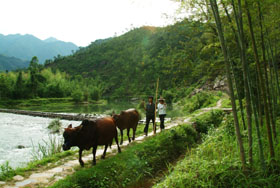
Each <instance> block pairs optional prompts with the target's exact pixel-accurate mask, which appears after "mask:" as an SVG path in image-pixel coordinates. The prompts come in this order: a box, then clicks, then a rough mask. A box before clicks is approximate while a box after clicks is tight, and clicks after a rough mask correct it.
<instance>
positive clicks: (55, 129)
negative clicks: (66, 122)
mask: <svg viewBox="0 0 280 188" xmlns="http://www.w3.org/2000/svg"><path fill="white" fill-rule="evenodd" d="M61 127H62V123H61V122H60V120H59V119H54V120H52V121H51V122H50V124H49V125H48V129H50V130H51V132H52V133H59V132H60V129H61Z"/></svg>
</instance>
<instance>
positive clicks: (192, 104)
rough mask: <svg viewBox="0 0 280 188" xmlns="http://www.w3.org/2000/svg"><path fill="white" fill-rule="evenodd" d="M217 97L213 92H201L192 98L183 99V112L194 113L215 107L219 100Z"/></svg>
mask: <svg viewBox="0 0 280 188" xmlns="http://www.w3.org/2000/svg"><path fill="white" fill-rule="evenodd" d="M217 95H218V94H215V93H211V92H205V91H203V92H199V93H197V94H196V95H193V96H192V97H190V98H189V97H188V98H185V99H183V101H182V102H181V105H183V106H184V108H183V110H184V111H185V112H188V113H192V112H194V111H195V110H198V109H200V108H204V107H210V106H215V105H216V104H217V101H218V100H219V96H217Z"/></svg>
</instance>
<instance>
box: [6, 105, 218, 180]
mask: <svg viewBox="0 0 280 188" xmlns="http://www.w3.org/2000/svg"><path fill="white" fill-rule="evenodd" d="M219 104H220V103H219ZM208 110H210V109H208ZM204 112H205V111H201V113H204ZM196 115H200V113H196ZM189 120H190V118H177V120H174V119H173V121H172V122H171V123H168V125H169V126H171V127H173V126H177V125H178V124H179V123H183V124H186V123H188V121H189ZM141 127H142V126H140V127H138V129H137V134H140V135H143V132H142V128H143V127H142V128H141ZM166 131H167V130H166ZM150 132H152V129H150ZM149 136H152V133H150V134H149ZM125 138H126V137H125ZM143 138H144V136H140V138H137V139H140V140H142V139H143ZM137 139H136V140H137ZM140 140H139V141H140ZM122 147H124V146H122ZM99 153H100V154H101V153H102V149H101V150H100V152H99ZM67 158H71V159H72V160H73V159H74V158H75V159H74V160H73V161H72V162H71V160H70V161H69V160H65V159H61V160H60V162H59V163H58V164H61V163H64V164H68V165H67V166H68V167H67V168H60V167H59V166H56V165H55V166H53V164H54V163H56V162H55V161H53V160H52V161H51V163H50V164H51V166H53V168H45V169H46V170H45V172H46V171H56V170H57V169H59V170H58V171H59V173H53V174H52V175H53V176H51V177H57V178H58V179H59V177H61V176H63V174H64V172H63V171H64V170H63V169H65V170H66V171H65V172H66V175H69V173H70V174H71V172H72V173H73V172H74V171H75V169H77V165H78V162H77V159H76V158H77V156H76V154H75V155H74V156H72V155H71V156H70V157H67ZM84 158H85V161H86V160H92V155H91V154H89V155H88V156H85V157H84ZM67 161H68V162H67ZM98 163H99V162H98ZM46 164H48V163H45V164H43V165H44V166H46ZM70 164H72V165H73V166H72V165H71V166H72V168H73V169H72V170H69V165H70ZM40 166H41V165H40ZM47 166H49V165H47ZM75 166H76V167H75ZM38 167H39V166H37V168H35V169H37V170H35V172H34V171H29V173H25V174H29V175H27V177H33V178H34V175H33V176H32V174H44V171H41V170H40V169H41V168H40V167H39V168H38ZM52 169H53V170H52ZM61 169H62V170H61ZM67 169H68V170H67ZM78 169H79V167H78ZM30 173H31V174H30ZM21 174H22V173H21ZM64 175H65V174H64ZM35 176H37V175H35ZM25 177H26V176H25ZM63 177H64V176H63ZM43 179H46V177H44V178H43ZM58 179H56V180H55V181H57V180H58ZM25 180H26V179H25ZM25 180H23V181H25ZM52 181H54V179H53V178H52ZM9 182H10V181H9ZM12 182H15V180H13V181H11V182H10V183H12ZM26 182H27V183H28V181H25V183H26ZM10 183H9V185H11V184H10Z"/></svg>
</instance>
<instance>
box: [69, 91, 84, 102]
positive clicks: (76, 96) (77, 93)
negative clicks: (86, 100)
mask: <svg viewBox="0 0 280 188" xmlns="http://www.w3.org/2000/svg"><path fill="white" fill-rule="evenodd" d="M71 97H72V99H73V100H74V101H75V102H81V101H83V92H82V91H81V90H79V89H76V90H75V91H73V93H72V94H71Z"/></svg>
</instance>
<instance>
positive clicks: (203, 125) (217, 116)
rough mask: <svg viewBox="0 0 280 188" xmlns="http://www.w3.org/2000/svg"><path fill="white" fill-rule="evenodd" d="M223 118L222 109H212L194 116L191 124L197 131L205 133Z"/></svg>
mask: <svg viewBox="0 0 280 188" xmlns="http://www.w3.org/2000/svg"><path fill="white" fill-rule="evenodd" d="M223 118H224V112H223V111H222V110H212V111H209V112H205V113H204V114H202V115H200V116H198V117H195V118H194V119H193V120H192V121H193V122H194V123H193V125H194V127H195V130H196V131H197V132H198V133H204V134H206V133H207V132H208V130H209V129H210V128H212V127H214V128H216V127H218V126H219V125H220V124H221V122H222V120H223Z"/></svg>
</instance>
